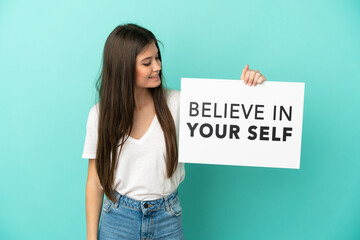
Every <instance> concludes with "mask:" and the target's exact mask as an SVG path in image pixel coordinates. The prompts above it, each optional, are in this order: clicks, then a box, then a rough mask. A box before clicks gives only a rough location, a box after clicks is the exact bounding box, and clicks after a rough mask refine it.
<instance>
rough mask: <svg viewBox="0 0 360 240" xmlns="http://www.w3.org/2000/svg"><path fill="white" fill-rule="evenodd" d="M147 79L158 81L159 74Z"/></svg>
mask: <svg viewBox="0 0 360 240" xmlns="http://www.w3.org/2000/svg"><path fill="white" fill-rule="evenodd" d="M149 78H150V79H158V78H159V74H156V75H154V76H150V77H149Z"/></svg>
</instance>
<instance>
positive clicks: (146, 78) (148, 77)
mask: <svg viewBox="0 0 360 240" xmlns="http://www.w3.org/2000/svg"><path fill="white" fill-rule="evenodd" d="M160 70H161V61H160V59H159V55H158V49H157V47H156V45H155V43H154V42H152V43H151V44H149V45H148V46H146V47H145V48H144V49H143V50H142V51H141V52H140V53H139V54H138V55H137V57H136V69H135V86H136V87H139V88H155V87H157V86H159V85H160V84H161V79H160V76H159V73H160Z"/></svg>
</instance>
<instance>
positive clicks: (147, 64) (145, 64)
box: [143, 62, 151, 66]
mask: <svg viewBox="0 0 360 240" xmlns="http://www.w3.org/2000/svg"><path fill="white" fill-rule="evenodd" d="M150 64H151V62H149V63H144V64H143V65H144V66H150Z"/></svg>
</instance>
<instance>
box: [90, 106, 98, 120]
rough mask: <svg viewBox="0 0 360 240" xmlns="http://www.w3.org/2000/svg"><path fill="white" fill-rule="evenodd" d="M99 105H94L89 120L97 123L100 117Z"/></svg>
mask: <svg viewBox="0 0 360 240" xmlns="http://www.w3.org/2000/svg"><path fill="white" fill-rule="evenodd" d="M99 106H100V104H99V103H96V104H94V105H93V106H92V107H91V109H90V111H89V119H93V120H94V121H96V120H97V119H98V116H99Z"/></svg>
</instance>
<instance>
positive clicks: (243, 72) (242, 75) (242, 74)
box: [240, 64, 249, 80]
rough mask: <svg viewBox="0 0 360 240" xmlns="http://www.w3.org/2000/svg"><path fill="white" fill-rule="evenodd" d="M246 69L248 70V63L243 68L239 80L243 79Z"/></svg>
mask: <svg viewBox="0 0 360 240" xmlns="http://www.w3.org/2000/svg"><path fill="white" fill-rule="evenodd" d="M247 70H249V65H248V64H246V65H245V67H244V69H243V70H242V73H241V77H240V80H244V77H245V73H246V72H247Z"/></svg>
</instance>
